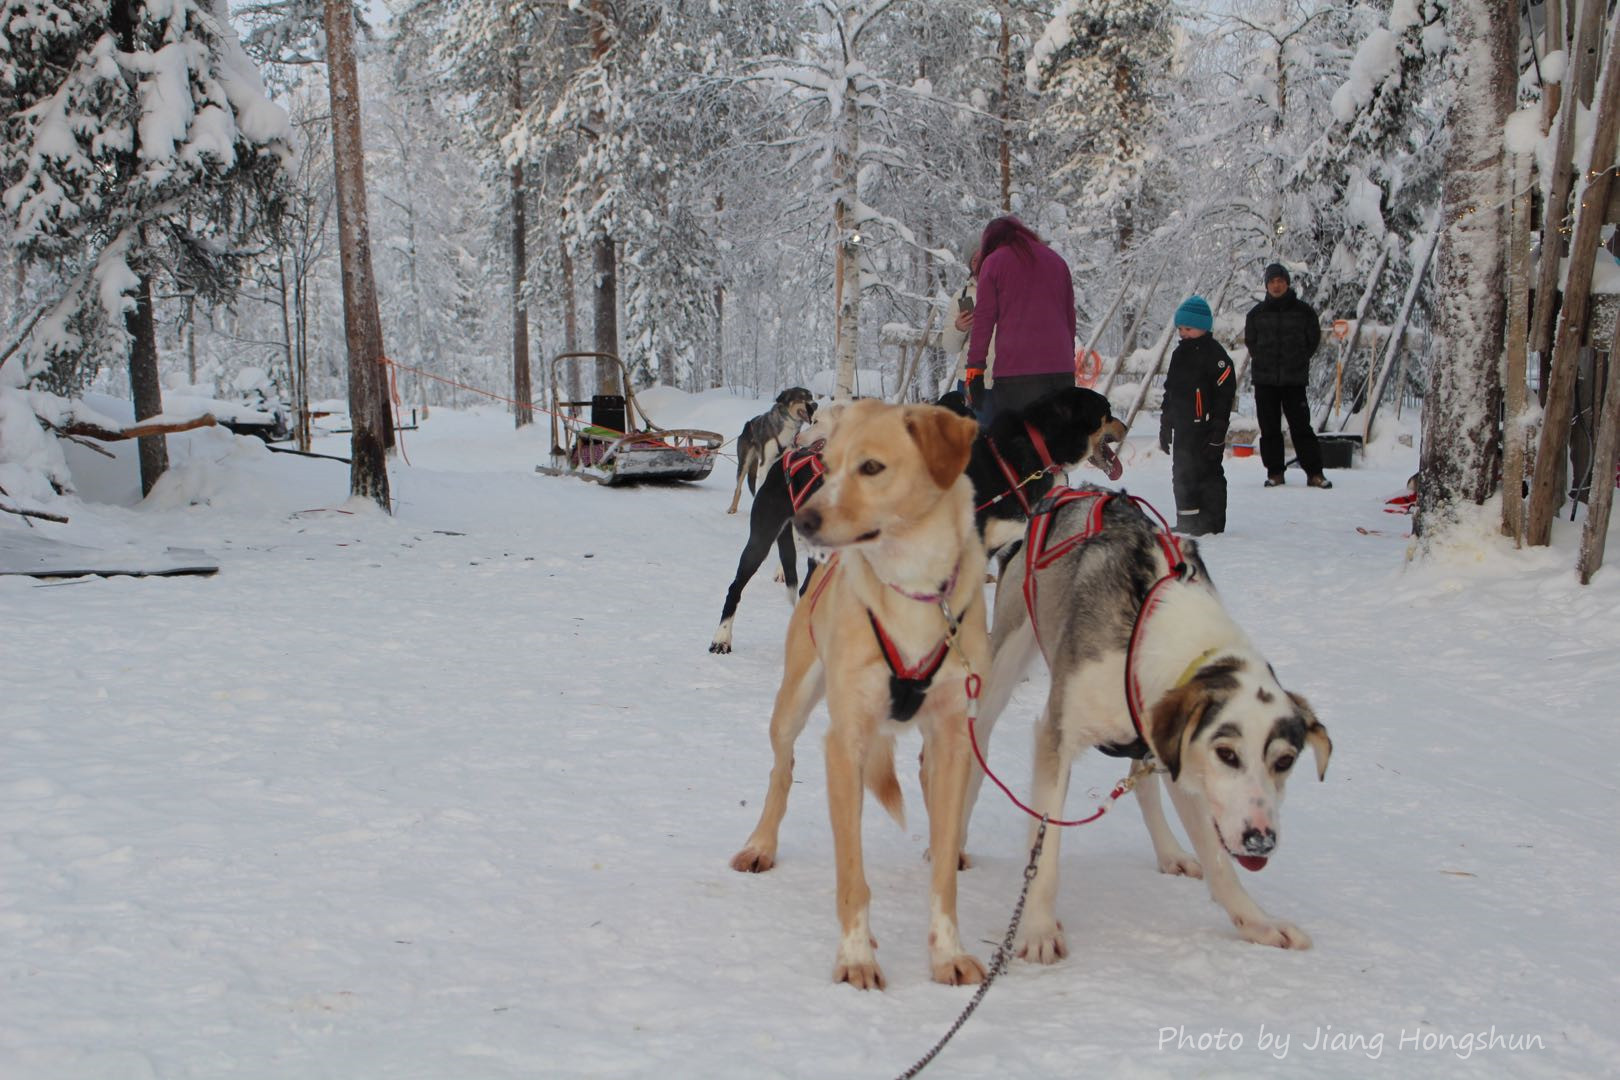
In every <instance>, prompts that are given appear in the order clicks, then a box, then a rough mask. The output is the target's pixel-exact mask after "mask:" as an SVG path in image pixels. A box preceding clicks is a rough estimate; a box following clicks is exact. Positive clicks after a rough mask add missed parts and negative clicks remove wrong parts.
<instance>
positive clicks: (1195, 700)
mask: <svg viewBox="0 0 1620 1080" xmlns="http://www.w3.org/2000/svg"><path fill="white" fill-rule="evenodd" d="M1213 700H1214V699H1213V698H1212V697H1211V696H1210V693H1209V688H1208V687H1206V686H1203V685H1201V684H1200V683H1199V682H1198V680H1196V679H1194V680H1193V681H1192V682H1190V683H1188V684H1187V685H1185V686H1178V687H1176V688H1175V689H1174V690H1171V691H1170V692H1169V693H1167V694H1165V695H1164V697H1162V698H1160V699H1159V703H1158V704H1157V705H1155V706H1153V714H1152V715H1151V716H1150V717H1149V718H1148V725H1147V729H1148V739H1149V740H1150V741H1151V742H1152V743H1153V745H1152V747H1150V749H1152V751H1153V754H1154V756H1155V757H1157V758H1158V759H1159V760H1160V761H1161V762H1163V763H1164V767H1165V768H1166V769H1169V770H1170V779H1171V780H1178V779H1180V778H1181V762H1182V759H1183V758H1184V757H1185V756H1186V754H1187V744H1188V743H1189V742H1191V741H1192V735H1193V732H1195V731H1197V730H1198V723H1199V721H1201V720H1202V719H1203V718H1204V712H1205V711H1206V710H1207V709H1208V708H1209V706H1210V704H1211V703H1212V702H1213Z"/></svg>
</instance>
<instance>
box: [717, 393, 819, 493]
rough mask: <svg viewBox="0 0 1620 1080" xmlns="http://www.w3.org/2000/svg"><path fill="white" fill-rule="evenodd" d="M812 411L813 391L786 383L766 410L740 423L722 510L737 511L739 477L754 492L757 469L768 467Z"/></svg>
mask: <svg viewBox="0 0 1620 1080" xmlns="http://www.w3.org/2000/svg"><path fill="white" fill-rule="evenodd" d="M815 415H816V401H815V397H814V395H812V394H811V393H810V391H808V390H806V389H805V388H804V387H802V386H790V387H788V388H787V389H786V390H784V391H782V392H781V393H780V394H777V395H776V404H775V405H773V406H771V409H770V411H769V412H763V413H760V414H759V415H758V416H756V417H754V418H753V419H752V420H750V421H748V423H746V424H744V425H743V429H742V434H741V435H739V436H737V486H736V487H735V488H733V489H732V492H731V507H730V508H729V509H728V510H727V511H726V513H728V514H735V513H736V512H737V502H738V500H740V499H741V498H742V486H743V480H744V479H745V478H746V479H747V481H748V494H750V495H752V494H754V488H755V481H756V479H757V478H758V476H759V471H760V470H761V469H768V468H770V466H771V463H772V462H773V461H775V460H776V459H777V457H779V456H780V455H781V453H782V450H783V449H784V448H785V447H787V446H788V444H790V443H791V442H792V441H793V436H794V435H795V434H796V433H797V432H798V430H799V428H801V427H803V426H804V425H805V424H808V423H809V422H810V421H811V419H812V418H813V417H814V416H815Z"/></svg>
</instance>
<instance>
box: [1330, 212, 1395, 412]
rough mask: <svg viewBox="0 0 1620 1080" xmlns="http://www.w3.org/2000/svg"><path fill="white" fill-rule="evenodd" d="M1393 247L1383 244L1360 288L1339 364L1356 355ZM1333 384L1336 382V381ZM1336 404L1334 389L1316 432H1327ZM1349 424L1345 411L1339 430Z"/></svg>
mask: <svg viewBox="0 0 1620 1080" xmlns="http://www.w3.org/2000/svg"><path fill="white" fill-rule="evenodd" d="M1393 247H1394V241H1393V239H1390V240H1386V241H1385V242H1384V245H1383V249H1382V250H1381V251H1379V253H1378V261H1377V262H1376V263H1374V264H1373V268H1372V273H1370V274H1368V275H1367V284H1366V285H1363V286H1362V288H1361V299H1360V300H1358V301H1356V321H1355V325H1353V326H1352V327H1351V328H1350V340H1349V341H1347V342H1345V344H1344V351H1343V352H1342V353H1340V355H1339V363H1341V364H1343V363H1346V362H1348V361H1349V359H1350V357H1352V356H1354V355H1356V346H1357V345H1359V344H1360V343H1361V328H1362V327H1363V326H1364V325H1366V321H1367V307H1368V305H1370V304H1371V303H1372V298H1373V297H1374V296H1376V295H1377V294H1378V283H1379V282H1381V281H1382V280H1383V279H1384V267H1386V266H1388V265H1389V253H1390V250H1391V249H1392V248H1393ZM1343 377H1344V371H1343V370H1342V369H1341V370H1340V371H1339V379H1343ZM1367 378H1369V379H1370V378H1372V364H1371V363H1369V364H1368V365H1367ZM1335 382H1338V379H1336V380H1335ZM1337 403H1338V391H1337V389H1335V391H1334V396H1333V398H1332V399H1330V400H1328V401H1324V402H1323V403H1322V419H1321V420H1320V421H1318V422H1317V424H1316V430H1317V431H1326V430H1327V426H1328V421H1329V420H1330V419H1331V418H1332V416H1333V408H1334V406H1335V405H1336V404H1337ZM1349 422H1350V411H1349V410H1348V409H1347V410H1345V414H1344V419H1343V420H1341V421H1340V422H1339V430H1340V431H1343V430H1344V425H1345V424H1347V423H1349Z"/></svg>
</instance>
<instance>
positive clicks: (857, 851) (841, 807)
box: [826, 720, 885, 990]
mask: <svg viewBox="0 0 1620 1080" xmlns="http://www.w3.org/2000/svg"><path fill="white" fill-rule="evenodd" d="M839 727H840V725H839V724H838V722H837V721H836V720H835V721H834V723H833V729H834V730H832V731H830V732H829V733H828V734H827V739H826V745H827V811H828V814H829V815H830V816H831V818H832V831H833V850H834V853H835V858H836V861H837V863H838V924H839V926H840V927H841V929H842V931H843V934H842V936H841V937H840V938H839V941H838V963H837V966H836V967H834V969H833V981H834V982H847V983H849V984H850V985H851V986H853V987H855V988H856V989H857V990H874V989H876V990H882V989H883V988H884V985H885V983H884V979H883V970H882V969H881V968H879V967H878V962H877V954H876V953H875V952H874V945H873V941H872V927H871V921H870V914H871V904H872V889H871V887H870V886H869V885H867V883H866V867H865V865H864V863H863V861H862V857H861V803H862V801H863V792H862V788H861V770H862V766H863V764H864V762H863V760H862V758H863V756H864V753H863V752H864V750H865V745H864V744H865V733H864V732H849V731H840V730H838V729H839Z"/></svg>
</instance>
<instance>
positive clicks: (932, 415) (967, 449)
mask: <svg viewBox="0 0 1620 1080" xmlns="http://www.w3.org/2000/svg"><path fill="white" fill-rule="evenodd" d="M904 408H905V420H906V430H907V431H909V432H910V433H911V438H912V440H913V441H914V442H915V443H916V444H917V445H918V446H919V447H920V448H921V449H922V456H923V461H924V462H926V463H927V465H928V472H929V474H930V475H931V476H932V477H933V478H934V483H935V484H937V485H938V486H939V487H941V488H948V487H950V486H951V485H952V484H954V483H956V478H957V477H958V476H961V475H962V473H963V471H964V470H965V469H966V468H967V464H968V458H969V457H971V456H972V454H973V440H974V439H976V438H978V435H979V422H978V421H977V420H974V419H971V418H970V417H966V416H958V415H956V414H955V413H953V412H951V410H949V409H942V408H940V407H939V406H938V405H907V406H905V407H904Z"/></svg>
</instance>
